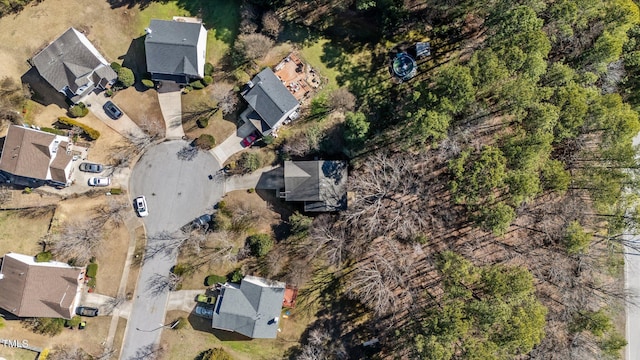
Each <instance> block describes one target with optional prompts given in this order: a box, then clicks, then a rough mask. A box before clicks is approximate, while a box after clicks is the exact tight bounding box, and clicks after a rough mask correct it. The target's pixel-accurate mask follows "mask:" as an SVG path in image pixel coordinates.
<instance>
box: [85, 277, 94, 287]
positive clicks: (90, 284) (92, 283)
mask: <svg viewBox="0 0 640 360" xmlns="http://www.w3.org/2000/svg"><path fill="white" fill-rule="evenodd" d="M87 286H89V287H90V288H92V289H95V288H96V278H89V282H88V283H87Z"/></svg>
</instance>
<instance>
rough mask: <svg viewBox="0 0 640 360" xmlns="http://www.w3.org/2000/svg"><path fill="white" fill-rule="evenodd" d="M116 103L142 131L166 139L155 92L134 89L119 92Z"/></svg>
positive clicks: (114, 99) (114, 98) (115, 99)
mask: <svg viewBox="0 0 640 360" xmlns="http://www.w3.org/2000/svg"><path fill="white" fill-rule="evenodd" d="M113 102H114V103H116V104H117V105H118V106H119V107H120V108H121V109H122V110H123V111H124V112H125V113H126V114H127V115H129V117H130V118H131V120H133V122H135V123H136V124H137V125H138V126H139V127H140V128H141V129H143V130H146V131H148V132H151V133H154V134H156V133H157V134H160V135H161V137H164V134H165V130H166V127H165V124H164V118H163V117H162V112H161V111H160V103H159V102H158V94H157V93H156V91H155V90H146V91H138V90H136V89H135V88H134V87H130V88H127V89H125V90H121V91H118V92H117V93H116V94H115V95H114V97H113Z"/></svg>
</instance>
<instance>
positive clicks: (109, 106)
mask: <svg viewBox="0 0 640 360" xmlns="http://www.w3.org/2000/svg"><path fill="white" fill-rule="evenodd" d="M102 108H103V109H104V112H106V113H107V115H109V117H110V118H112V119H113V120H117V119H120V117H121V116H122V111H120V109H118V107H117V106H116V104H114V103H112V102H111V101H107V102H106V103H105V104H104V106H103V107H102Z"/></svg>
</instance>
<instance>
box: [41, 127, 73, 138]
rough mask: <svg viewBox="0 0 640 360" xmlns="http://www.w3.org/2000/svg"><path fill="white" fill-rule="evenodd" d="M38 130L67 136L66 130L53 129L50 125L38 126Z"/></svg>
mask: <svg viewBox="0 0 640 360" xmlns="http://www.w3.org/2000/svg"><path fill="white" fill-rule="evenodd" d="M40 131H44V132H48V133H50V134H56V135H61V136H67V132H66V131H64V130H60V129H54V128H50V127H43V128H40Z"/></svg>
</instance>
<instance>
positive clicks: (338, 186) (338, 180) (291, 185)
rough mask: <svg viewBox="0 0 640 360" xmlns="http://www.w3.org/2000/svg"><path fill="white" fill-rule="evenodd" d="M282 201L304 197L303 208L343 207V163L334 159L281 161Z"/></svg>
mask: <svg viewBox="0 0 640 360" xmlns="http://www.w3.org/2000/svg"><path fill="white" fill-rule="evenodd" d="M282 197H284V198H285V200H286V201H304V202H305V204H304V210H305V211H338V210H344V209H346V207H347V163H346V162H344V161H335V160H318V161H285V162H284V192H283V193H282Z"/></svg>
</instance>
